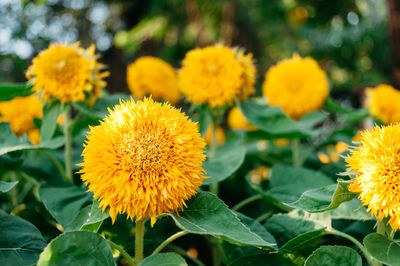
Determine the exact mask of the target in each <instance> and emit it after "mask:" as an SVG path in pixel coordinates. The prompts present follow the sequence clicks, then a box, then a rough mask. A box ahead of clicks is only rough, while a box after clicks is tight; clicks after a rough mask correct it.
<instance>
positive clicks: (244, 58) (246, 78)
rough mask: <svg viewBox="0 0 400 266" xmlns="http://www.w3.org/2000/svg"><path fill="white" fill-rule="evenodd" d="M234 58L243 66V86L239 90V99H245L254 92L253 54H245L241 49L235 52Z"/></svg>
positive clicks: (254, 70)
mask: <svg viewBox="0 0 400 266" xmlns="http://www.w3.org/2000/svg"><path fill="white" fill-rule="evenodd" d="M236 59H237V60H238V61H239V62H240V64H241V65H242V67H243V86H242V89H241V92H240V95H239V97H240V99H242V100H245V99H247V98H248V97H249V95H252V94H254V93H255V92H256V91H255V89H254V84H255V83H256V73H257V69H256V67H255V65H254V62H253V54H252V53H248V54H245V53H244V51H243V50H242V49H239V50H238V51H237V52H236Z"/></svg>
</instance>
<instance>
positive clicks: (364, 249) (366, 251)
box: [328, 228, 380, 266]
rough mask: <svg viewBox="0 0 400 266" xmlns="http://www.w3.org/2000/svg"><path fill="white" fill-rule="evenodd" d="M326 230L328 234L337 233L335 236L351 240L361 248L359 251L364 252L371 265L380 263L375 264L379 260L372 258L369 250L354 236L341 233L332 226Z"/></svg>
mask: <svg viewBox="0 0 400 266" xmlns="http://www.w3.org/2000/svg"><path fill="white" fill-rule="evenodd" d="M328 232H329V233H330V234H332V235H337V236H340V237H343V238H346V239H347V240H349V241H351V242H353V243H354V244H355V245H356V246H357V247H358V248H359V249H360V250H361V252H362V253H363V254H364V256H365V258H366V259H367V261H368V263H369V264H370V265H371V266H375V265H380V264H377V263H379V262H377V261H376V260H374V258H373V257H372V256H371V254H370V253H369V251H368V250H367V249H366V248H365V247H364V246H363V245H362V244H361V243H360V242H359V241H358V240H357V239H355V238H354V237H352V236H351V235H348V234H345V233H342V232H340V231H337V230H335V229H333V228H332V229H330V230H328Z"/></svg>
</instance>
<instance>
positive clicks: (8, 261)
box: [0, 211, 46, 265]
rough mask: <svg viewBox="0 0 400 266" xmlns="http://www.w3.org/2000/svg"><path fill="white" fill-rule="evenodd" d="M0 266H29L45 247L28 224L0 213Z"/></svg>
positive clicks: (35, 231)
mask: <svg viewBox="0 0 400 266" xmlns="http://www.w3.org/2000/svg"><path fill="white" fill-rule="evenodd" d="M0 232H1V233H0V265H31V264H34V263H36V261H37V260H38V258H39V254H40V253H41V252H42V250H43V249H44V248H45V247H46V241H45V240H44V239H43V236H42V234H41V233H40V231H39V230H38V229H37V228H36V227H35V226H34V225H33V224H31V223H30V222H28V221H26V220H24V219H22V218H19V217H16V216H12V215H9V214H7V213H5V212H2V211H0Z"/></svg>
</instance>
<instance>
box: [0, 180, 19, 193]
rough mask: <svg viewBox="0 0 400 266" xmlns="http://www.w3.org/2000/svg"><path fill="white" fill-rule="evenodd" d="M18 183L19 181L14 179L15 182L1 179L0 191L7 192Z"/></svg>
mask: <svg viewBox="0 0 400 266" xmlns="http://www.w3.org/2000/svg"><path fill="white" fill-rule="evenodd" d="M16 184H18V181H14V182H4V181H0V191H1V192H3V193H6V192H8V191H10V190H11V189H12V188H13V187H15V185H16Z"/></svg>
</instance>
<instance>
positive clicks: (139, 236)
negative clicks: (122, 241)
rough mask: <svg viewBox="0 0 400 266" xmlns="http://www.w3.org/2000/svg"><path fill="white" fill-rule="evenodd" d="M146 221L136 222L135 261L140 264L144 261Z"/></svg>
mask: <svg viewBox="0 0 400 266" xmlns="http://www.w3.org/2000/svg"><path fill="white" fill-rule="evenodd" d="M144 222H145V220H140V221H136V232H135V261H136V263H137V264H139V263H140V262H141V261H142V260H143V235H144Z"/></svg>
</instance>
